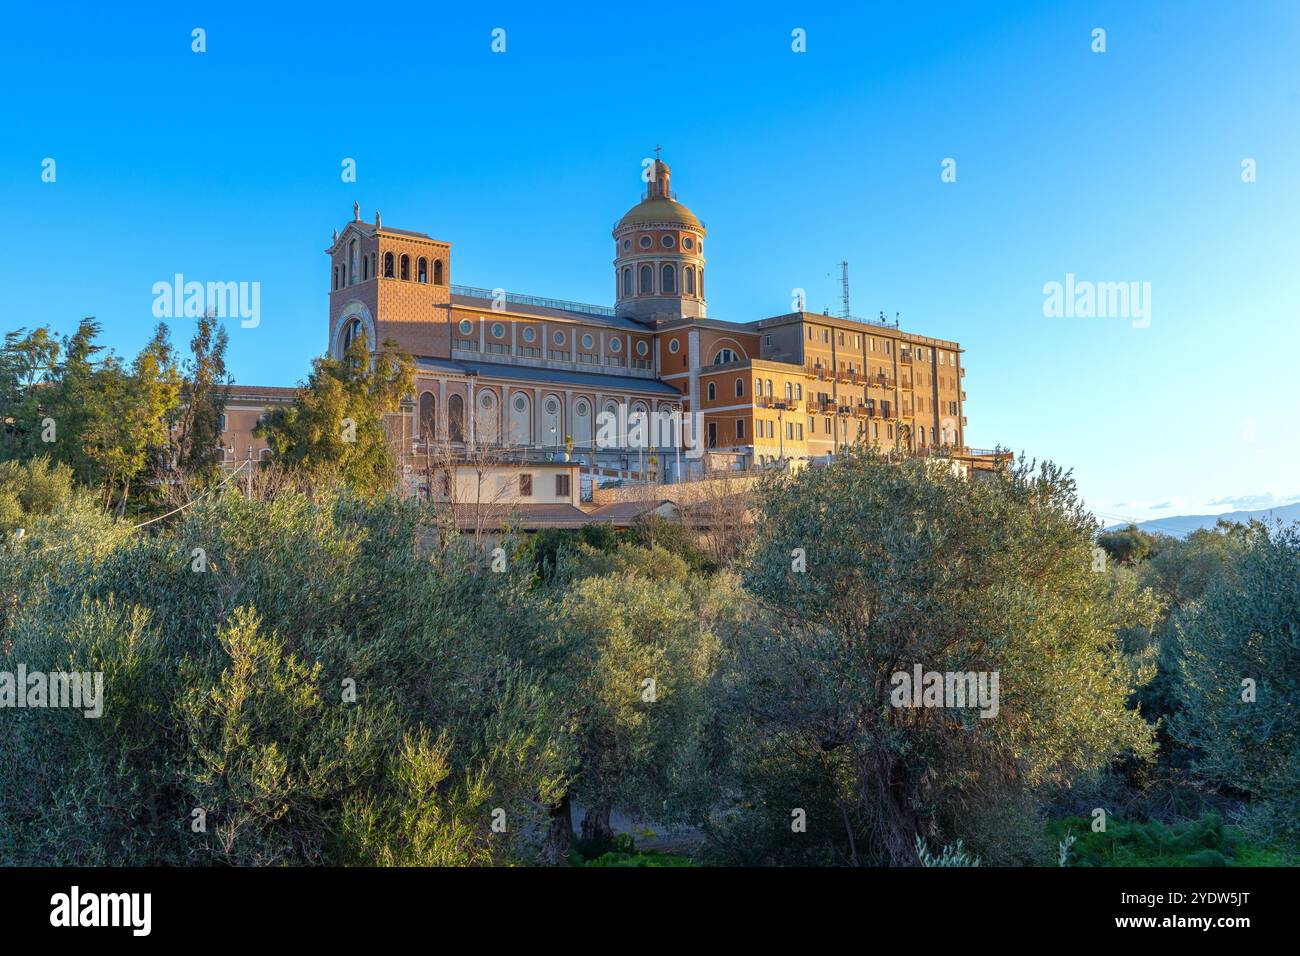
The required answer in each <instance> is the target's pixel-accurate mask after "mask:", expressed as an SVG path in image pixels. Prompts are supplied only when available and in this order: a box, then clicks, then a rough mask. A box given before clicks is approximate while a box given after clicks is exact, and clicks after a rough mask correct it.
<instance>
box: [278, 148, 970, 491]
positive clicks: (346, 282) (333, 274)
mask: <svg viewBox="0 0 1300 956" xmlns="http://www.w3.org/2000/svg"><path fill="white" fill-rule="evenodd" d="M647 186H648V188H647V189H646V191H645V193H644V194H643V196H642V197H641V201H640V202H639V203H638V204H637V205H635V206H633V207H632V209H630V210H629V211H628V212H627V213H626V214H625V215H624V216H623V217H622V218H621V219H620V220H619V221H618V223H617V224H616V225H615V226H614V229H613V232H612V239H613V243H614V248H613V253H614V255H613V261H612V265H613V276H612V278H613V282H614V304H613V305H612V306H603V305H590V304H583V303H576V302H568V301H564V300H557V299H548V298H542V297H536V296H527V295H518V294H513V293H508V292H506V291H505V290H503V289H485V288H471V287H467V286H461V285H456V284H454V283H453V282H452V245H451V243H449V242H445V241H440V240H437V239H434V238H432V237H430V236H428V235H426V234H424V233H419V232H412V231H409V230H404V229H395V228H391V227H388V226H385V225H383V222H382V219H381V217H380V216H378V215H376V216H375V221H374V222H373V223H370V222H363V221H362V220H361V216H360V210H359V208H358V207H357V206H355V205H354V207H353V218H352V221H351V222H349V223H347V224H346V226H344V228H343V229H342V231H340V232H336V233H335V234H334V236H333V239H332V242H331V244H330V246H329V247H328V249H327V250H326V252H327V255H328V256H329V261H330V273H329V274H330V307H329V339H328V349H329V353H330V354H331V355H333V356H335V357H338V356H341V355H342V353H343V352H344V351H345V350H346V349H347V348H348V346H349V345H350V343H351V342H352V341H353V340H355V339H356V338H358V337H363V338H364V339H365V342H366V344H367V346H368V347H369V348H370V349H372V350H373V349H376V348H379V347H381V345H382V343H384V342H385V341H387V340H390V339H391V340H392V341H394V342H395V343H396V344H397V346H398V347H400V348H402V349H404V350H405V351H407V352H409V353H410V354H412V355H413V356H415V358H416V364H417V375H416V387H415V394H414V395H412V396H411V399H410V401H409V402H407V403H406V404H405V407H404V409H403V411H402V413H401V414H400V415H399V416H396V417H395V419H394V420H393V421H392V422H391V423H390V424H391V425H392V427H393V429H394V432H395V434H397V435H398V436H400V439H401V443H402V445H403V446H405V445H406V444H408V442H409V446H410V449H411V455H410V459H409V460H408V461H407V462H406V467H407V468H416V467H417V465H416V464H415V463H416V462H418V460H419V459H420V458H421V457H422V456H426V454H427V447H428V446H429V445H431V444H437V445H438V446H440V447H450V448H458V447H466V446H475V447H480V446H495V447H500V448H502V449H508V450H510V452H511V453H512V454H513V455H515V456H517V457H519V458H521V459H523V460H528V459H529V457H530V456H531V457H533V458H534V460H554V459H555V458H556V457H557V456H562V455H563V454H564V453H565V451H566V449H567V448H571V449H572V458H573V460H576V461H578V462H579V463H581V464H582V466H583V467H584V470H585V471H586V472H587V473H589V474H593V475H607V476H612V475H619V476H626V477H632V478H639V477H644V478H652V477H653V478H656V479H659V480H668V481H672V480H676V479H678V478H681V477H686V476H688V475H689V474H691V473H693V472H695V473H698V472H701V471H705V470H710V469H713V468H717V467H730V468H741V469H748V468H756V467H767V466H771V465H775V464H786V463H791V462H800V461H815V460H818V459H824V458H825V457H826V456H828V455H833V454H835V453H836V452H837V451H840V450H842V449H843V448H845V447H846V446H847V445H851V444H853V443H854V442H857V441H859V440H861V441H866V442H868V443H870V444H872V445H876V446H878V447H880V448H881V449H882V450H900V451H904V452H907V453H912V454H919V453H931V452H936V451H939V452H943V453H945V454H950V455H953V456H954V457H959V458H968V457H978V453H973V452H972V450H971V449H969V448H967V447H966V446H965V436H966V418H965V414H964V412H963V406H964V403H965V397H966V396H965V391H964V390H963V379H964V378H965V374H966V370H965V364H964V358H963V353H962V349H961V346H960V345H959V344H958V343H957V342H954V341H950V340H947V339H939V338H933V337H930V336H924V335H918V334H914V333H910V332H906V331H903V330H901V329H899V328H898V327H897V326H896V325H890V324H888V323H885V322H882V321H874V320H862V319H855V318H841V317H836V316H830V315H824V314H822V315H819V314H813V313H808V312H803V311H799V312H792V313H789V314H785V315H777V316H772V317H768V318H762V319H757V320H754V321H750V322H730V321H722V320H719V319H712V318H709V317H708V309H707V298H706V292H707V288H708V285H707V260H706V259H705V242H706V239H707V234H706V230H705V228H704V225H703V223H702V222H701V221H700V220H699V219H698V218H697V217H696V216H695V215H694V214H693V213H692V212H691V211H690V210H689V209H687V208H686V206H684V205H683V204H682V203H680V202H679V201H678V200H677V197H676V195H675V193H673V191H672V189H671V188H670V187H671V171H670V170H669V168H668V166H667V165H666V164H665V163H663V162H661V161H656V162H655V164H654V166H653V168H652V171H651V175H650V179H649V182H648V184H647ZM637 412H643V413H649V414H651V415H654V414H656V413H660V414H662V413H665V412H667V413H682V414H683V415H684V416H686V418H687V419H688V420H690V421H694V422H698V429H699V432H698V441H695V440H694V439H691V440H690V442H689V444H693V445H698V446H702V452H703V453H702V454H699V455H697V454H691V453H685V452H689V448H683V447H682V443H681V442H671V443H666V442H665V441H663V440H659V439H658V438H657V437H656V438H652V441H651V445H650V447H649V448H646V447H643V443H634V442H631V441H624V440H623V438H625V437H626V436H627V431H626V425H624V426H623V429H622V430H620V432H619V436H620V437H619V439H618V440H616V441H613V442H610V441H609V440H608V436H607V435H606V436H605V438H606V440H604V441H602V440H601V434H600V427H599V423H600V421H601V417H600V416H601V414H602V413H609V414H611V415H614V416H621V418H620V421H622V422H624V423H626V422H627V421H628V416H631V415H633V414H634V413H637ZM695 413H698V415H696V414H695ZM257 453H258V452H256V451H255V452H254V454H257Z"/></svg>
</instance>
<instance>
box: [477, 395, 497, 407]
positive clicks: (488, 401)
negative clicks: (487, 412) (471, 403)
mask: <svg viewBox="0 0 1300 956" xmlns="http://www.w3.org/2000/svg"><path fill="white" fill-rule="evenodd" d="M495 402H496V398H495V397H494V396H493V395H492V393H491V392H484V393H483V394H482V396H481V397H480V398H479V400H478V404H479V407H480V408H491V407H492V406H493V404H495Z"/></svg>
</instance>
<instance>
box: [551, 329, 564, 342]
mask: <svg viewBox="0 0 1300 956" xmlns="http://www.w3.org/2000/svg"><path fill="white" fill-rule="evenodd" d="M551 338H552V339H554V340H555V344H556V345H563V344H564V333H563V332H556V333H555V334H554V335H553V336H551Z"/></svg>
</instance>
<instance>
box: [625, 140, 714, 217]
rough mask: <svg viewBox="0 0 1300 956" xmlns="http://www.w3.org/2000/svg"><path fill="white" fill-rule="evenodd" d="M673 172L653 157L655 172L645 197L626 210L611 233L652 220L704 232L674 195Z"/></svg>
mask: <svg viewBox="0 0 1300 956" xmlns="http://www.w3.org/2000/svg"><path fill="white" fill-rule="evenodd" d="M672 175H673V173H672V170H671V169H669V168H668V164H667V163H665V162H664V161H663V160H662V159H657V158H656V159H655V164H654V172H653V173H652V174H651V176H650V181H649V183H648V184H647V186H646V193H645V198H644V199H642V200H641V201H640V202H639V203H637V204H636V205H635V206H633V207H632V208H631V209H629V210H628V211H627V215H625V216H624V217H623V218H622V219H620V220H619V221H618V225H617V226H615V227H614V232H615V233H617V232H619V231H620V230H621V229H623V228H624V227H626V226H648V225H651V224H655V223H668V224H669V225H672V226H679V227H680V226H685V227H686V228H688V229H698V230H699V231H700V232H703V231H704V223H702V222H700V221H699V220H698V219H697V218H695V213H693V212H691V211H690V210H689V209H687V208H686V207H685V206H683V205H682V204H681V203H679V202H678V201H677V200H676V199H675V198H674V197H673V191H672V189H671V188H670V186H671V184H672Z"/></svg>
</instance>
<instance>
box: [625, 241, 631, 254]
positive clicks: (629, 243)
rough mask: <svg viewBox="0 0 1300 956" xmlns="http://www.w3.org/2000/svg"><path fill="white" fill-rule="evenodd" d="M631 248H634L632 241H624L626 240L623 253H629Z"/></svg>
mask: <svg viewBox="0 0 1300 956" xmlns="http://www.w3.org/2000/svg"><path fill="white" fill-rule="evenodd" d="M631 248H632V240H631V239H624V240H623V251H624V252H627V251H628V250H629V249H631Z"/></svg>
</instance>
